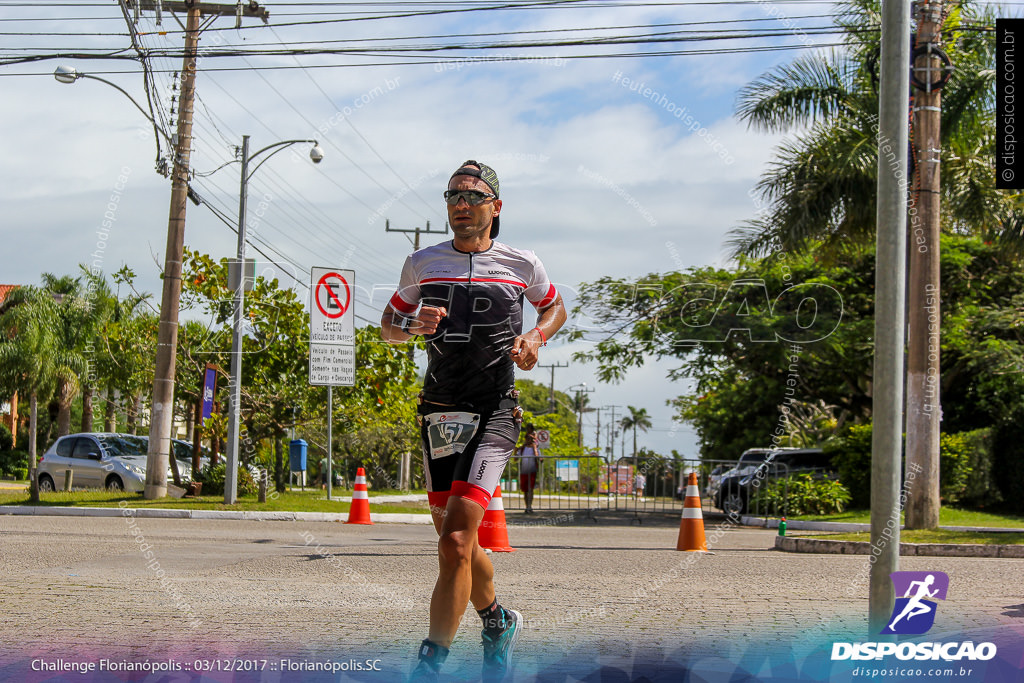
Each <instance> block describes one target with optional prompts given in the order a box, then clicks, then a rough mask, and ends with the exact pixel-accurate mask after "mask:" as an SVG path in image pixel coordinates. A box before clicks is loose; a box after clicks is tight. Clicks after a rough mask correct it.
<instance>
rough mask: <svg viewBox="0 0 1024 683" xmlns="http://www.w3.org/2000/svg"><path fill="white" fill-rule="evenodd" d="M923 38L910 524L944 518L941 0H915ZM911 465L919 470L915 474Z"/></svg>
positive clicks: (916, 55) (913, 261) (917, 50)
mask: <svg viewBox="0 0 1024 683" xmlns="http://www.w3.org/2000/svg"><path fill="white" fill-rule="evenodd" d="M915 6H916V7H915V9H916V14H917V44H916V45H915V46H914V51H913V55H912V58H913V59H914V62H913V70H912V73H913V77H912V78H911V81H912V82H913V85H914V91H913V139H912V142H913V154H914V157H913V159H914V166H913V168H914V173H913V178H912V179H911V180H912V186H911V187H912V190H911V198H910V208H909V210H908V213H909V216H910V277H909V281H908V290H909V291H908V297H907V305H908V307H909V309H910V310H909V311H908V316H907V318H908V320H907V323H908V348H907V404H906V411H905V419H906V431H907V471H908V476H907V479H906V480H907V481H912V482H913V485H909V486H908V487H907V489H908V490H907V504H906V511H905V513H906V528H907V529H934V528H937V527H938V526H939V428H940V422H941V420H942V409H941V401H940V396H939V385H940V381H939V378H940V377H941V375H940V374H939V371H940V365H939V346H940V332H939V326H940V321H941V313H940V303H939V283H940V277H939V276H940V273H939V234H940V230H939V222H940V207H939V199H940V194H939V192H940V187H939V176H940V157H941V151H942V150H941V147H942V143H941V140H940V137H939V132H940V131H939V125H940V120H941V116H942V85H943V83H944V82H945V79H946V78H947V77H948V70H944V69H943V68H942V64H941V61H942V60H945V61H946V62H947V64H948V58H946V56H945V54H944V53H943V52H942V51H941V47H940V42H941V40H942V2H941V0H923V1H921V2H917V3H915ZM909 472H913V473H914V476H912V477H911V476H909Z"/></svg>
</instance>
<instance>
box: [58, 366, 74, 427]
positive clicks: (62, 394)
mask: <svg viewBox="0 0 1024 683" xmlns="http://www.w3.org/2000/svg"><path fill="white" fill-rule="evenodd" d="M77 393H78V391H77V390H76V387H75V384H74V382H71V381H68V380H57V437H58V438H60V437H62V436H66V435H68V434H70V433H71V403H72V401H74V400H75V395H76V394H77Z"/></svg>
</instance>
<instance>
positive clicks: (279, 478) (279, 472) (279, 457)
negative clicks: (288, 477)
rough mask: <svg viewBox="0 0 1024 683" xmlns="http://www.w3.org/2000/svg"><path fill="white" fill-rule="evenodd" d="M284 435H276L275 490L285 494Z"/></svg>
mask: <svg viewBox="0 0 1024 683" xmlns="http://www.w3.org/2000/svg"><path fill="white" fill-rule="evenodd" d="M284 473H285V469H284V434H275V435H274V489H275V490H276V491H277V492H278V493H284V490H285V484H284Z"/></svg>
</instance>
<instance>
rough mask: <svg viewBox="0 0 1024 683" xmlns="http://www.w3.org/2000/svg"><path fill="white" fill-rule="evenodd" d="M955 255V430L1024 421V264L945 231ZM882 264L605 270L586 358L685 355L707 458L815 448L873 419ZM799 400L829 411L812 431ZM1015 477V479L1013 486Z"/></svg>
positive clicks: (951, 414) (593, 289) (687, 406)
mask: <svg viewBox="0 0 1024 683" xmlns="http://www.w3.org/2000/svg"><path fill="white" fill-rule="evenodd" d="M941 253H942V282H941V286H942V291H943V304H944V306H945V309H946V315H945V316H944V319H943V321H942V327H941V333H942V354H943V359H944V362H943V367H942V377H941V384H942V393H943V395H944V396H945V397H946V400H945V401H944V405H943V412H944V414H943V426H944V429H945V430H946V431H947V432H949V433H954V432H968V431H972V430H975V429H981V428H985V427H990V426H991V427H999V429H1001V430H1011V429H1013V428H1014V427H1013V426H1014V425H1016V424H1021V423H1024V408H1022V407H1021V405H1020V400H1019V397H1020V395H1022V393H1024V379H1022V378H1024V372H1022V371H1024V333H1022V332H1021V330H1024V280H1022V279H1021V278H1020V269H1019V266H1018V265H1017V263H1016V261H1014V260H1012V259H1007V258H1005V257H1004V256H1003V254H1002V251H1001V248H1000V245H998V244H991V243H987V242H985V241H984V240H982V239H979V238H976V237H967V236H959V235H948V236H944V237H943V241H942V246H941ZM874 268H875V264H874V256H873V253H872V251H871V250H870V249H866V248H865V249H860V250H857V251H853V252H852V253H851V254H850V255H849V257H848V258H847V259H846V260H845V262H844V263H842V264H840V263H834V262H831V261H819V260H817V259H816V257H815V255H814V254H813V253H807V254H791V255H790V256H789V258H788V259H780V258H777V257H770V258H764V259H747V258H741V259H740V260H739V262H738V264H737V265H735V266H733V267H731V268H723V269H717V268H709V267H705V268H693V269H690V270H689V271H686V272H683V273H666V274H662V275H658V274H652V275H648V276H645V277H643V278H639V279H637V280H635V281H629V280H613V279H610V278H605V279H602V280H599V281H597V282H594V283H589V284H585V285H584V286H583V287H582V288H581V293H580V304H579V306H578V308H577V311H576V313H577V315H584V314H588V315H589V320H588V326H587V329H582V328H581V329H579V330H577V331H576V332H575V333H574V335H575V337H576V338H577V339H587V340H589V341H591V342H592V346H591V347H590V349H589V351H587V352H585V353H583V354H581V357H582V359H584V360H594V361H597V362H598V375H599V376H600V377H602V378H603V379H608V380H614V379H616V378H618V377H621V376H623V375H624V374H625V373H627V372H628V371H629V369H630V368H631V367H635V366H639V365H642V364H643V363H644V362H645V361H646V360H647V359H649V358H668V359H674V360H676V361H678V366H677V367H675V368H673V369H672V371H671V372H670V376H671V377H672V378H689V379H691V380H692V381H693V382H694V383H695V386H694V390H693V391H692V393H688V394H687V395H684V396H680V397H678V398H677V399H675V401H674V405H675V406H676V408H677V409H678V411H679V416H680V418H681V419H682V420H684V421H685V422H687V423H689V424H692V425H694V427H695V428H696V431H697V435H698V438H699V440H700V444H701V454H702V456H703V457H705V458H709V459H722V460H729V459H735V458H736V457H738V455H739V454H740V453H741V452H742V451H743V450H744V449H746V448H750V447H755V446H757V447H767V446H773V445H775V446H778V445H790V444H792V445H813V444H811V443H808V441H807V439H815V440H817V441H819V442H820V441H821V440H822V439H824V438H827V437H828V436H829V435H830V434H834V433H837V432H842V431H844V430H845V429H846V428H847V427H848V426H849V425H855V424H864V423H866V422H869V421H870V418H871V386H872V383H871V372H872V353H873V344H872V339H871V337H872V330H873V326H874V318H873V316H874V307H873V301H874V298H873V297H874V287H873V284H874ZM738 283H739V284H738ZM743 283H756V286H748V285H745V284H743ZM786 292H790V293H791V294H786ZM840 293H841V296H839V295H840ZM795 294H799V295H800V297H802V298H801V299H800V302H801V304H802V306H801V307H796V308H795V309H794V307H793V306H789V305H787V301H788V298H789V297H790V296H793V295H795ZM836 297H837V298H836ZM812 303H813V304H814V305H816V308H815V309H814V317H813V319H811V318H803V319H802V320H803V322H804V323H805V327H804V328H803V333H802V334H803V336H802V337H801V336H799V335H798V334H797V331H798V330H799V329H801V327H800V325H799V324H797V321H798V320H801V318H800V317H799V316H800V315H804V312H806V310H810V308H809V306H810V304H812ZM739 313H742V314H743V315H739ZM796 314H799V315H797V317H793V316H794V315H796ZM808 323H809V324H808ZM797 404H800V405H803V406H811V407H815V408H816V410H817V413H814V414H811V415H810V419H809V420H807V424H808V425H809V427H807V426H805V427H804V431H805V432H806V433H805V434H801V433H800V430H799V429H797V428H796V426H795V425H792V424H790V423H789V422H790V420H789V417H788V416H789V414H790V411H792V409H793V408H794V406H795V405H797ZM1005 433H1006V434H1007V436H1006V437H1005V438H997V441H998V442H999V444H1000V447H999V448H995V449H993V452H994V453H995V457H997V458H1009V461H1008V462H1007V467H1006V470H1007V471H1018V470H1019V467H1017V466H1016V465H1013V464H1012V463H1014V462H1020V461H1022V460H1024V447H1022V446H1018V445H1016V444H1019V443H1024V440H1022V439H1020V438H1011V437H1010V436H1009V434H1010V432H1009V431H1005ZM791 439H793V440H791ZM798 439H799V440H798ZM1018 458H1020V460H1018ZM1015 480H1016V477H1014V476H1010V477H1004V478H1002V479H1001V480H1000V485H1003V486H1008V485H1010V482H1012V481H1015ZM1022 489H1024V485H1022ZM1004 497H1006V498H1007V499H1008V500H1010V499H1013V498H1012V497H1011V496H1004ZM1019 498H1020V497H1019V496H1018V497H1017V499H1019Z"/></svg>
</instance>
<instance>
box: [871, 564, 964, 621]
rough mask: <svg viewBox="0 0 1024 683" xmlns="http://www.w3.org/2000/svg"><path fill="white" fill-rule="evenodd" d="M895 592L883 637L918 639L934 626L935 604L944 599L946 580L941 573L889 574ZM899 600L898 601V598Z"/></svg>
mask: <svg viewBox="0 0 1024 683" xmlns="http://www.w3.org/2000/svg"><path fill="white" fill-rule="evenodd" d="M889 578H890V579H892V587H893V588H894V589H895V591H896V604H895V605H893V608H892V614H891V615H890V616H889V625H888V626H886V627H885V628H883V629H882V633H883V634H893V633H897V634H900V635H904V636H919V635H921V634H922V633H927V632H928V629H930V628H931V627H932V624H934V623H935V612H936V610H937V609H938V603H937V602H935V600H936V599H938V600H945V599H946V591H948V590H949V576H947V575H946V574H945V573H944V572H893V573H892V574H890V575H889ZM900 596H902V597H900Z"/></svg>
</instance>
